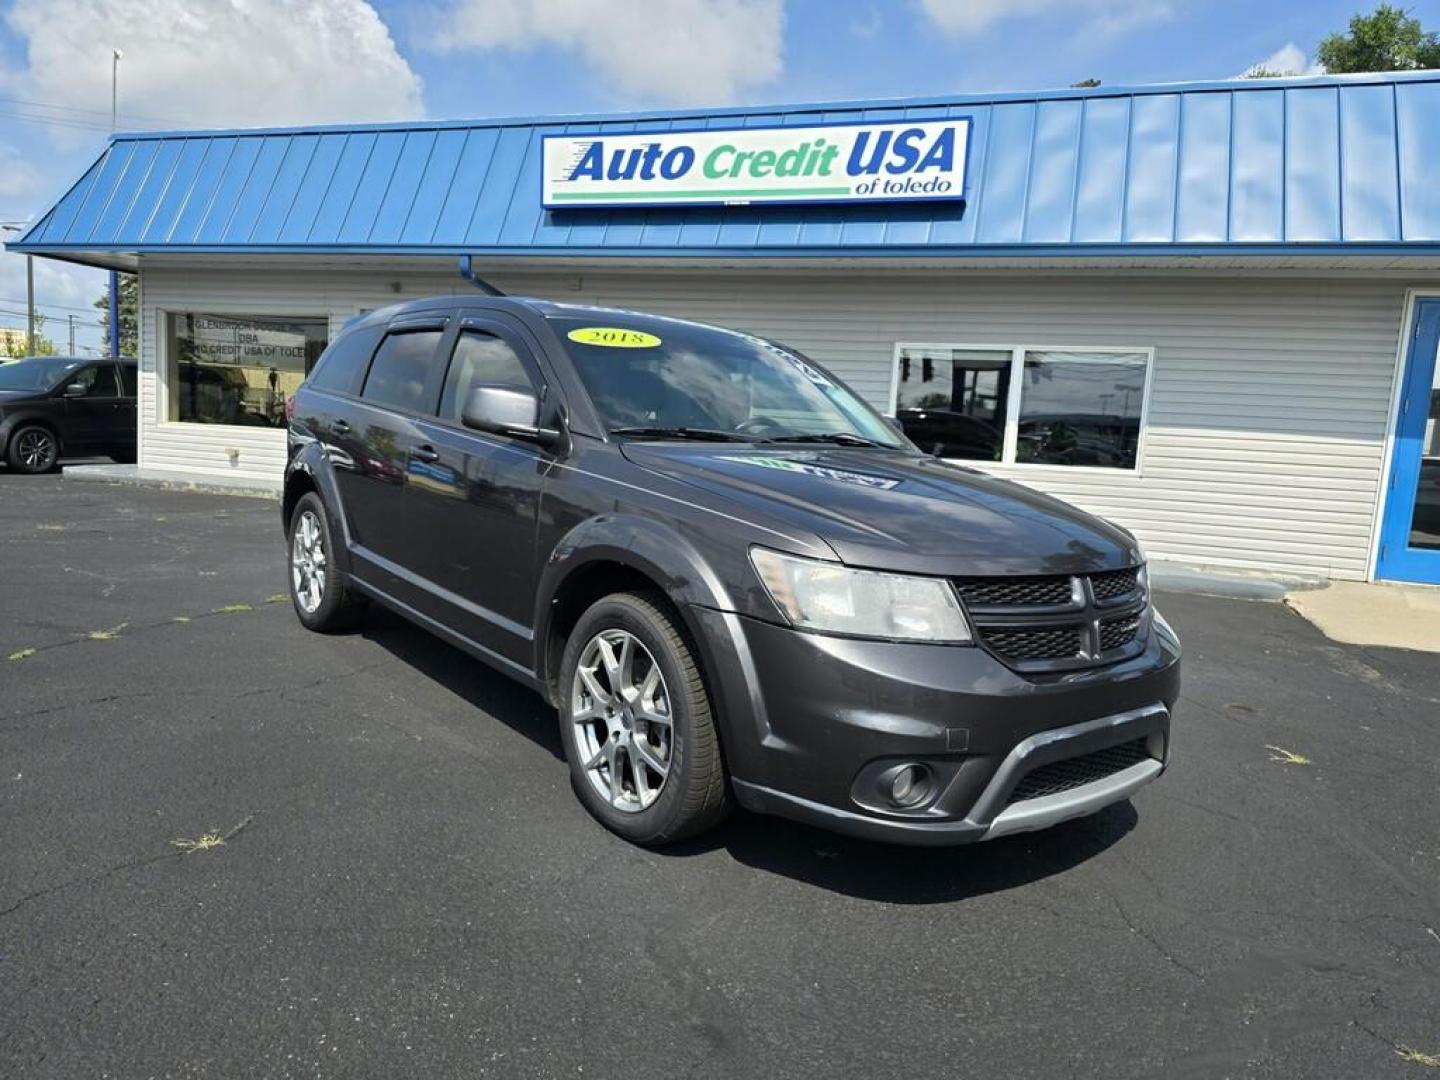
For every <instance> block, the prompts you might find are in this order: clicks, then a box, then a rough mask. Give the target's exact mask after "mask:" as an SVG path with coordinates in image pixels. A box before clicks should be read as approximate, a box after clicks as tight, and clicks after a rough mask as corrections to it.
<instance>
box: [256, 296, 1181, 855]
mask: <svg viewBox="0 0 1440 1080" xmlns="http://www.w3.org/2000/svg"><path fill="white" fill-rule="evenodd" d="M292 401H293V412H292V416H291V422H290V428H289V465H288V468H287V472H286V479H285V497H284V504H283V515H284V527H285V530H286V536H287V538H288V545H289V553H290V584H291V594H292V598H293V601H294V606H295V610H296V613H297V614H298V615H299V618H300V620H301V622H302V623H304V624H305V625H306V626H308V627H310V628H312V629H315V630H326V631H328V630H334V629H338V628H341V627H344V626H346V625H349V624H350V623H351V622H352V621H353V620H354V619H355V618H356V616H357V615H358V614H359V612H360V609H361V606H362V604H363V603H364V601H366V600H374V601H378V602H380V603H382V604H384V605H385V606H387V607H389V608H392V609H393V610H395V611H397V612H400V613H401V614H402V615H404V616H406V617H407V618H409V619H411V620H413V621H414V622H416V623H418V624H419V625H420V626H423V627H425V628H426V629H428V630H430V631H432V632H434V633H435V634H437V635H439V636H440V637H442V638H444V639H445V640H447V641H449V642H451V643H453V644H455V645H457V646H459V647H460V648H462V649H464V650H467V651H468V652H470V653H471V654H473V655H474V656H476V657H478V658H479V659H481V660H483V661H485V662H486V663H488V664H490V665H493V666H494V667H495V668H497V669H498V670H500V671H502V672H504V673H506V674H507V675H510V676H512V677H514V678H516V679H518V680H520V681H521V682H523V683H525V684H527V685H528V686H530V687H532V688H534V689H535V690H536V691H538V692H539V693H541V694H543V695H544V696H545V697H546V698H547V699H548V700H549V701H550V702H552V703H553V704H554V705H555V707H556V708H557V709H558V710H559V719H560V731H561V737H562V740H563V743H564V747H565V753H566V756H567V757H568V759H569V764H570V772H571V779H572V783H573V786H574V788H575V790H576V792H577V793H578V795H579V797H580V799H581V801H582V802H583V803H584V805H585V806H586V807H587V808H588V809H589V811H590V812H591V813H592V814H594V815H595V816H596V817H597V818H598V819H599V820H600V821H602V822H603V823H604V824H605V825H607V826H608V827H610V828H611V829H613V830H615V831H616V832H618V833H620V834H621V835H623V836H625V837H628V838H629V839H631V840H634V841H636V842H639V843H647V844H648V843H662V842H665V841H670V840H674V839H677V838H680V837H682V836H686V835H689V834H692V833H695V832H697V831H699V830H702V829H704V828H706V827H708V826H710V825H712V824H713V823H715V822H716V821H717V820H719V818H720V817H721V816H722V815H723V814H724V812H725V811H726V809H727V808H728V807H729V805H730V803H731V801H732V799H734V800H738V801H739V802H740V803H741V804H742V805H744V806H746V807H749V808H751V809H753V810H758V811H762V812H768V813H777V814H783V815H787V816H790V817H794V818H798V819H801V820H805V821H810V822H814V823H816V824H820V825H823V826H826V827H829V828H834V829H838V830H842V831H847V832H851V833H857V834H862V835H866V836H871V837H877V838H881V839H887V840H898V841H902V842H910V843H957V842H963V841H971V840H981V839H985V838H988V837H994V836H1000V835H1004V834H1007V833H1012V832H1018V831H1023V830H1028V829H1035V828H1041V827H1043V826H1046V825H1049V824H1052V823H1054V822H1057V821H1060V820H1063V819H1066V818H1070V817H1074V816H1077V815H1080V814H1085V813H1089V812H1091V811H1093V810H1096V809H1098V808H1099V807H1102V806H1105V805H1107V804H1109V803H1112V802H1115V801H1117V800H1120V799H1124V798H1125V797H1126V796H1128V795H1129V794H1130V793H1131V792H1133V791H1135V790H1136V789H1137V788H1139V787H1141V786H1142V785H1144V784H1145V783H1147V782H1149V781H1150V780H1153V779H1154V778H1155V777H1156V776H1157V775H1159V773H1160V772H1161V771H1162V769H1163V768H1164V766H1165V762H1166V759H1167V755H1168V750H1169V726H1170V711H1171V708H1172V707H1173V705H1174V703H1175V700H1176V697H1177V695H1178V693H1179V682H1180V676H1179V672H1180V667H1179V658H1180V649H1179V645H1178V642H1177V641H1176V639H1175V636H1174V634H1173V633H1172V632H1171V630H1170V629H1169V627H1168V626H1167V625H1166V624H1165V622H1164V620H1163V619H1161V618H1160V616H1159V615H1158V614H1157V613H1156V612H1155V610H1154V608H1153V607H1152V606H1151V603H1150V595H1149V587H1148V583H1147V581H1146V574H1145V566H1144V559H1143V555H1142V554H1141V551H1140V549H1139V547H1138V546H1137V544H1136V542H1135V540H1134V539H1133V538H1132V537H1131V536H1130V535H1129V534H1128V533H1126V532H1125V531H1124V530H1122V529H1119V528H1117V527H1115V526H1113V525H1110V524H1107V523H1106V522H1104V521H1101V520H1099V519H1097V518H1094V517H1091V516H1090V515H1088V514H1085V513H1082V512H1080V511H1079V510H1076V509H1074V508H1073V507H1070V506H1068V505H1066V504H1064V503H1062V502H1059V501H1057V500H1055V499H1052V498H1049V497H1047V496H1044V495H1040V494H1037V493H1036V492H1034V491H1031V490H1029V489H1027V488H1024V487H1021V486H1019V485H1016V484H1012V483H1008V482H1006V481H1003V480H998V479H995V478H993V477H991V476H987V475H985V474H984V473H980V472H975V471H971V470H968V469H964V468H959V467H956V466H954V465H950V464H947V463H944V462H941V461H938V460H936V459H934V458H930V457H927V456H925V455H923V454H921V453H920V452H919V451H918V450H917V449H916V448H915V447H914V445H913V444H911V443H910V442H909V441H908V440H906V439H905V437H904V436H903V435H901V434H900V433H899V432H897V431H896V430H895V428H894V427H893V426H892V424H891V423H890V422H888V421H887V420H886V419H885V418H884V417H882V416H880V415H879V414H877V413H876V412H875V411H874V410H872V409H871V408H870V407H869V406H867V405H866V404H865V403H864V402H862V401H861V400H860V399H859V398H858V397H857V396H856V395H855V394H854V393H853V392H851V391H850V390H849V389H848V388H847V387H845V386H844V385H843V384H842V383H841V382H840V381H839V380H837V379H836V378H835V377H834V376H833V375H831V374H829V373H828V372H827V371H825V370H824V369H823V368H822V367H820V366H819V365H818V364H815V363H813V362H812V361H810V360H808V359H806V358H805V357H804V356H802V355H800V354H799V353H797V352H795V351H794V350H793V349H789V348H786V347H785V346H783V345H779V344H776V343H774V342H771V341H767V340H764V339H761V338H758V337H754V336H751V335H748V334H743V333H736V332H733V331H729V330H721V329H717V328H714V327H709V326H702V325H699V324H696V323H691V322H685V321H681V320H676V319H666V318H659V317H655V316H650V315H642V314H637V313H635V312H630V311H616V310H608V309H598V308H587V307H578V306H571V305H564V304H555V303H548V302H545V301H542V300H525V299H515V298H499V297H496V298H490V297H480V296H476V297H473V298H463V297H459V298H457V297H446V298H440V299H434V300H425V301H417V302H414V303H409V304H404V305H401V306H398V307H392V308H388V309H385V310H382V311H377V312H374V313H372V314H370V315H368V316H366V317H364V318H363V319H361V320H359V321H358V322H356V323H354V324H352V325H351V326H350V327H348V328H347V329H346V330H345V331H344V332H343V333H342V334H341V335H340V336H339V337H338V338H337V339H336V340H335V341H334V342H333V343H332V344H331V345H330V347H329V349H327V350H326V352H325V355H324V356H323V357H322V358H321V360H320V361H319V364H318V366H317V368H316V369H315V371H314V372H313V374H312V375H311V376H310V378H309V379H308V380H307V381H306V383H305V384H304V385H303V386H302V387H301V389H300V390H299V392H298V393H297V394H296V395H295V396H294V398H293V399H292Z"/></svg>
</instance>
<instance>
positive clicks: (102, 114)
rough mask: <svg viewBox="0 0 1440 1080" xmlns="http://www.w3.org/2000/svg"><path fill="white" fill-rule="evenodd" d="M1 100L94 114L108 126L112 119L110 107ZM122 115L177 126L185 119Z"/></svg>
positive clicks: (4, 98)
mask: <svg viewBox="0 0 1440 1080" xmlns="http://www.w3.org/2000/svg"><path fill="white" fill-rule="evenodd" d="M0 101H3V102H8V103H9V104H11V105H27V106H30V107H31V108H36V109H53V110H56V111H59V112H69V113H82V114H87V115H89V116H94V117H97V118H99V119H100V120H103V121H105V122H106V126H107V128H108V126H109V123H108V122H109V119H110V111H109V110H108V109H104V110H102V109H86V108H82V107H80V106H79V105H60V104H58V103H55V102H50V101H35V100H33V99H30V98H17V97H5V96H3V95H0ZM120 115H121V116H122V117H124V118H126V119H130V120H148V121H150V122H152V123H156V124H173V125H176V126H184V122H183V121H180V120H170V119H167V118H166V117H163V116H141V115H140V114H139V113H121V114H120Z"/></svg>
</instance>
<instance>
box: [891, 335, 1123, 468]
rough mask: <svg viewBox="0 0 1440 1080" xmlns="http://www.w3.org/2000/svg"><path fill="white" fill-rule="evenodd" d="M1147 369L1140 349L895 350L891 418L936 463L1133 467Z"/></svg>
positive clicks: (930, 347) (945, 347)
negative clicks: (948, 460) (937, 458)
mask: <svg viewBox="0 0 1440 1080" xmlns="http://www.w3.org/2000/svg"><path fill="white" fill-rule="evenodd" d="M1150 361H1151V356H1150V352H1149V350H1147V349H1057V348H1040V347H1035V348H1027V347H1024V346H1022V347H1019V348H1009V347H998V348H997V347H995V346H981V347H974V348H967V347H964V346H955V345H901V346H899V347H898V348H897V349H896V372H895V415H896V417H897V418H898V419H899V420H900V423H901V426H903V427H904V429H905V434H906V435H908V436H909V437H910V438H911V439H912V440H913V441H914V442H915V443H916V444H917V445H918V446H919V447H920V448H921V449H922V450H926V451H928V452H929V453H932V454H937V455H939V456H940V457H947V458H964V459H968V460H971V461H999V462H1005V463H1007V464H1013V463H1017V462H1018V463H1027V462H1028V463H1032V464H1039V465H1088V466H1092V467H1100V468H1111V469H1134V468H1135V467H1136V465H1137V463H1138V461H1139V456H1140V432H1141V425H1142V421H1143V419H1144V411H1145V390H1146V386H1147V382H1148V379H1149V375H1150Z"/></svg>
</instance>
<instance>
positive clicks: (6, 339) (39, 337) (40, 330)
mask: <svg viewBox="0 0 1440 1080" xmlns="http://www.w3.org/2000/svg"><path fill="white" fill-rule="evenodd" d="M44 330H45V316H44V315H42V314H40V312H38V311H37V312H36V313H35V340H34V342H33V344H32V342H31V341H30V340H29V339H28V337H27V335H26V334H25V333H24V331H21V332H20V333H16V334H4V335H0V359H5V360H19V359H20V358H21V357H24V356H54V355H55V352H56V349H55V342H53V341H51V340H50V339H49V338H48V337H46V336H45V334H44Z"/></svg>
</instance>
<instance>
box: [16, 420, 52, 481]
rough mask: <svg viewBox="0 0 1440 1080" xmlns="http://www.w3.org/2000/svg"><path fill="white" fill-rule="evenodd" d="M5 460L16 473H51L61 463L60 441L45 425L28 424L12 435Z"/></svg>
mask: <svg viewBox="0 0 1440 1080" xmlns="http://www.w3.org/2000/svg"><path fill="white" fill-rule="evenodd" d="M5 460H6V461H7V462H8V463H9V465H10V468H12V469H14V470H15V471H16V472H21V473H44V472H49V471H50V470H51V469H53V468H55V466H56V464H57V463H58V462H59V461H60V440H59V438H58V437H57V436H56V435H55V432H53V431H51V430H50V429H49V428H48V427H46V426H45V425H43V424H26V425H24V426H22V427H19V428H17V429H16V430H15V431H14V432H12V433H11V435H10V448H9V450H8V452H7V453H6V455H5Z"/></svg>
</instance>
